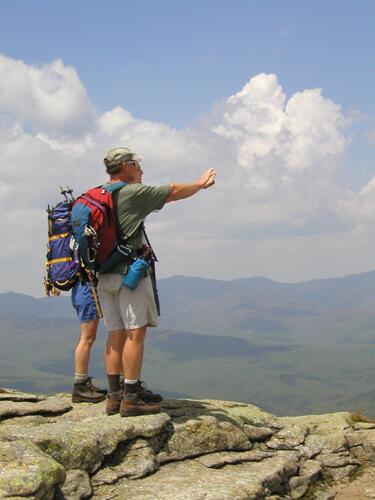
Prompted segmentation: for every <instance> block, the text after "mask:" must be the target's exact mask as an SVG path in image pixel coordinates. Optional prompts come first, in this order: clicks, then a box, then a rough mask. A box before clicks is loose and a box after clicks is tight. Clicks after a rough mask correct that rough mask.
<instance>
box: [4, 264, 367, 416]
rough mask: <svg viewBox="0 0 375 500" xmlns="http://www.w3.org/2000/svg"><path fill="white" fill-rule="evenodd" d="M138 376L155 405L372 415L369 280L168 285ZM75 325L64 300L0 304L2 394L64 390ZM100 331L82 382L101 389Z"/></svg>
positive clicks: (162, 285) (19, 298)
mask: <svg viewBox="0 0 375 500" xmlns="http://www.w3.org/2000/svg"><path fill="white" fill-rule="evenodd" d="M159 292H160V298H161V304H162V316H161V320H160V328H159V329H156V330H155V329H150V331H149V333H148V340H147V349H146V358H145V366H144V374H143V376H144V377H145V379H146V381H147V382H148V383H149V384H150V385H152V387H154V388H157V389H159V390H161V391H162V392H164V393H179V394H184V395H190V396H192V397H202V398H205V397H211V398H218V399H229V400H238V401H245V402H252V403H254V404H257V405H259V406H261V407H263V408H266V409H268V410H270V411H272V412H273V413H277V414H299V413H303V412H310V413H314V412H315V413H317V412H319V411H325V412H326V411H330V410H338V409H358V408H362V409H364V410H366V412H367V413H370V414H371V413H372V414H373V415H375V400H373V399H372V394H373V372H374V366H375V272H369V273H363V274H359V275H353V276H347V277H345V278H331V279H325V280H314V281H308V282H304V283H296V284H287V283H277V282H274V281H271V280H268V279H264V278H246V279H240V280H233V281H220V280H209V279H203V278H191V277H184V276H174V277H172V278H168V279H162V280H160V281H159ZM78 332H79V325H78V322H77V319H76V317H75V313H74V311H73V309H72V306H71V304H70V297H69V294H66V295H64V296H61V297H58V298H49V299H44V298H41V299H36V298H33V297H29V296H27V295H22V294H16V293H3V294H0V387H1V386H2V385H3V386H8V387H17V388H19V389H25V390H35V391H37V392H49V393H52V392H57V391H61V390H70V389H71V384H72V369H73V351H74V347H75V344H76V342H77V338H78ZM105 338H106V333H105V328H104V325H103V324H102V325H101V328H100V331H99V334H98V339H97V342H96V344H95V346H94V350H93V353H92V359H91V364H90V366H91V368H90V370H91V374H92V375H94V376H95V378H96V379H97V380H98V381H100V383H102V384H103V383H105V378H104V373H105V372H104V367H103V344H104V342H105Z"/></svg>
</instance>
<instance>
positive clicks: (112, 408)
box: [105, 391, 122, 415]
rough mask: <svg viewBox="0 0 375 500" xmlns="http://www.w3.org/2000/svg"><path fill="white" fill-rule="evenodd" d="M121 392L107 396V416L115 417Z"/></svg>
mask: <svg viewBox="0 0 375 500" xmlns="http://www.w3.org/2000/svg"><path fill="white" fill-rule="evenodd" d="M121 397H122V391H119V392H113V393H110V394H108V396H107V403H106V407H105V412H106V414H107V415H115V414H116V413H118V412H119V411H120V404H121Z"/></svg>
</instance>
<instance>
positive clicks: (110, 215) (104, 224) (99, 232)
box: [72, 182, 131, 272]
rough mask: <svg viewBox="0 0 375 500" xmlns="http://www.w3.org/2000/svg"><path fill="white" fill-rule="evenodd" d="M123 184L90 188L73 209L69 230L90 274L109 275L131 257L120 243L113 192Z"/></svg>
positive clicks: (128, 249)
mask: <svg viewBox="0 0 375 500" xmlns="http://www.w3.org/2000/svg"><path fill="white" fill-rule="evenodd" d="M125 185H126V183H124V182H117V183H115V184H107V185H104V186H97V187H95V188H92V189H89V190H88V191H86V193H84V194H82V195H81V196H79V197H78V198H77V199H76V200H75V202H74V204H73V208H72V231H73V235H74V238H75V240H76V242H77V244H78V247H79V255H80V257H81V259H82V261H83V264H84V265H85V266H87V267H88V268H89V269H91V270H93V271H100V272H108V271H109V270H110V269H112V268H113V267H114V266H116V265H117V264H118V263H119V262H122V261H124V260H126V259H127V258H129V257H130V255H131V249H130V248H129V247H127V246H126V242H124V241H120V240H119V238H118V234H117V223H116V222H117V221H116V214H115V210H114V203H113V198H112V193H113V192H114V191H116V190H119V189H121V188H122V187H123V186H125Z"/></svg>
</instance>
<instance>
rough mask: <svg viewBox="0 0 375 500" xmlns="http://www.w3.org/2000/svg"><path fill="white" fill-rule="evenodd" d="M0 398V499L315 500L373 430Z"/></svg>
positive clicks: (255, 416) (370, 452)
mask: <svg viewBox="0 0 375 500" xmlns="http://www.w3.org/2000/svg"><path fill="white" fill-rule="evenodd" d="M9 395H10V396H11V397H9V398H8V396H9ZM0 396H6V398H7V399H2V400H1V399H0V419H1V421H0V497H1V498H4V497H5V498H6V497H8V498H12V499H13V500H21V499H22V498H25V496H26V497H29V498H36V499H39V498H40V499H41V498H43V499H45V500H49V499H51V500H52V498H56V499H59V498H61V499H63V498H66V499H70V500H75V499H77V500H78V499H81V498H82V499H83V498H88V497H89V496H90V495H91V494H93V496H94V498H97V499H100V500H104V499H109V498H113V497H117V498H132V499H134V500H137V499H140V500H141V499H142V500H143V499H147V498H149V499H154V498H156V499H157V498H160V499H161V498H162V499H163V500H164V499H167V500H168V499H172V498H173V500H174V499H179V498H180V499H184V500H189V499H192V500H193V499H194V500H196V499H205V500H207V499H215V500H220V499H228V500H229V499H230V500H231V499H233V498H235V499H248V498H254V499H255V498H258V499H261V498H264V499H267V500H278V499H283V498H285V499H293V498H305V497H306V498H319V500H321V499H322V498H326V499H328V498H333V497H334V494H335V492H336V491H341V490H340V485H342V484H343V483H344V482H345V481H349V479H350V478H351V477H352V476H353V474H354V473H358V471H360V470H362V469H363V468H364V467H366V466H368V465H369V464H371V463H374V462H375V429H374V428H373V426H372V424H366V425H362V423H361V422H353V421H352V420H351V417H350V414H349V413H345V412H341V413H337V414H329V415H307V416H302V417H284V418H277V417H275V416H273V415H270V414H269V413H266V412H263V411H262V410H261V409H259V408H256V407H254V406H252V405H247V404H245V403H236V402H232V401H229V402H228V401H216V400H202V401H194V400H166V401H163V403H162V410H163V412H162V413H160V414H157V415H149V416H144V417H129V418H121V417H120V416H119V415H113V416H107V415H106V414H105V403H104V402H103V403H99V404H95V405H92V404H84V403H83V404H72V403H71V401H70V398H71V397H70V395H66V394H60V395H57V396H55V397H52V398H50V397H45V396H35V398H34V397H33V395H27V394H24V393H19V392H18V391H13V392H12V391H7V392H1V391H0ZM11 398H13V399H11ZM17 398H18V399H17ZM22 398H24V399H23V400H22ZM27 398H29V399H28V400H26V399H27ZM65 475H66V480H65ZM64 481H65V482H64ZM90 483H91V484H90ZM328 485H329V486H328ZM91 488H93V492H91Z"/></svg>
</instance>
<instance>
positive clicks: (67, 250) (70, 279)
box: [44, 187, 107, 403]
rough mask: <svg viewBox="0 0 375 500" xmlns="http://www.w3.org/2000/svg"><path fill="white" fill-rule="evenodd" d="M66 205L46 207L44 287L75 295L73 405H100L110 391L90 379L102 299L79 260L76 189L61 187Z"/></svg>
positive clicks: (47, 292)
mask: <svg viewBox="0 0 375 500" xmlns="http://www.w3.org/2000/svg"><path fill="white" fill-rule="evenodd" d="M61 194H62V195H63V196H64V198H65V199H64V201H62V202H60V203H58V204H57V205H55V206H53V207H50V206H49V205H48V207H47V214H48V240H47V259H46V276H45V278H44V286H45V290H46V295H47V297H49V296H51V295H52V296H58V295H60V293H61V291H64V292H68V291H69V290H71V291H72V295H71V297H72V304H73V307H74V309H75V310H76V313H77V316H78V320H79V322H80V339H79V341H78V344H77V346H76V349H75V355H74V365H75V373H74V387H73V392H72V401H73V403H83V402H84V403H99V402H100V401H103V400H104V399H105V397H106V394H107V391H106V390H105V389H99V388H98V387H95V386H94V385H93V383H92V378H91V377H89V376H88V364H89V359H90V351H91V347H92V345H93V343H94V342H95V338H96V331H97V328H98V324H99V318H101V317H102V316H103V315H102V311H101V308H100V303H99V298H98V294H97V291H96V286H95V277H94V273H93V272H92V270H90V269H89V268H88V267H86V266H85V265H84V263H83V262H82V259H80V258H79V250H78V244H77V241H76V240H75V238H74V235H73V224H72V216H73V213H74V211H75V208H74V205H75V201H76V200H75V198H74V196H73V189H70V188H69V187H66V189H64V188H62V187H61Z"/></svg>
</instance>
